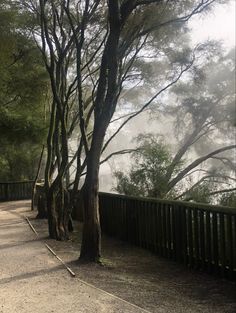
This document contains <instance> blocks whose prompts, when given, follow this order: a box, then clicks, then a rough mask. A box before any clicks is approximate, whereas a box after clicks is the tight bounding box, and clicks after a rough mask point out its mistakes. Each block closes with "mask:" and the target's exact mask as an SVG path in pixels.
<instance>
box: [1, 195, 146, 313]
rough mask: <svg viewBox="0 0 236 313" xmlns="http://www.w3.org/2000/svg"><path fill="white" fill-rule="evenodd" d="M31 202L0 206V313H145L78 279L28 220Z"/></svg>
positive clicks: (2, 204) (10, 203) (9, 203)
mask: <svg viewBox="0 0 236 313" xmlns="http://www.w3.org/2000/svg"><path fill="white" fill-rule="evenodd" d="M25 204H26V202H25V201H18V202H8V203H0V313H49V312H56V313H62V312H63V313H79V312H88V313H93V312H98V313H100V312H101V313H102V312H105V313H112V312H116V313H119V312H122V313H126V312H127V313H142V312H145V311H144V310H142V309H139V308H137V307H134V306H133V305H131V304H129V303H125V302H124V301H122V300H121V299H118V298H115V297H113V296H111V295H109V294H107V293H105V292H103V291H100V290H98V289H95V288H93V287H91V286H88V285H86V284H83V283H82V282H81V281H80V280H79V279H77V278H72V277H70V275H69V274H68V273H67V271H65V269H64V268H63V267H62V266H61V265H60V263H59V262H58V261H57V260H56V259H55V258H54V257H53V256H52V255H51V254H50V252H49V251H48V250H47V249H46V247H45V246H44V244H43V243H42V242H41V241H40V240H37V238H36V236H35V235H34V233H33V232H32V231H31V229H30V228H29V226H28V224H27V223H26V221H25V220H24V219H23V216H24V214H27V213H26V211H27V210H28V209H29V208H28V207H26V205H25Z"/></svg>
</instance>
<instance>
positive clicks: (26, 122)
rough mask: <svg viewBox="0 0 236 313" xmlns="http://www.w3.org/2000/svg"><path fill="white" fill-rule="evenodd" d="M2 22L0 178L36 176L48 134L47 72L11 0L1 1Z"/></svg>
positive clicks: (0, 34)
mask: <svg viewBox="0 0 236 313" xmlns="http://www.w3.org/2000/svg"><path fill="white" fill-rule="evenodd" d="M0 21H1V22H0V45H1V49H0V72H1V77H0V133H1V137H0V153H1V156H0V163H1V169H0V179H2V180H4V181H6V180H22V179H33V178H34V175H35V172H36V167H37V156H38V153H39V151H40V149H41V145H42V142H43V140H44V136H45V134H46V124H45V99H46V93H47V90H48V80H47V74H46V71H45V69H44V66H43V63H42V60H41V57H40V54H39V51H38V49H37V46H36V45H35V43H34V41H33V40H32V39H31V38H30V37H29V36H28V35H27V33H26V32H25V21H26V20H25V16H22V15H21V13H20V12H19V10H17V8H16V7H15V6H14V4H13V3H12V2H7V1H1V2H0Z"/></svg>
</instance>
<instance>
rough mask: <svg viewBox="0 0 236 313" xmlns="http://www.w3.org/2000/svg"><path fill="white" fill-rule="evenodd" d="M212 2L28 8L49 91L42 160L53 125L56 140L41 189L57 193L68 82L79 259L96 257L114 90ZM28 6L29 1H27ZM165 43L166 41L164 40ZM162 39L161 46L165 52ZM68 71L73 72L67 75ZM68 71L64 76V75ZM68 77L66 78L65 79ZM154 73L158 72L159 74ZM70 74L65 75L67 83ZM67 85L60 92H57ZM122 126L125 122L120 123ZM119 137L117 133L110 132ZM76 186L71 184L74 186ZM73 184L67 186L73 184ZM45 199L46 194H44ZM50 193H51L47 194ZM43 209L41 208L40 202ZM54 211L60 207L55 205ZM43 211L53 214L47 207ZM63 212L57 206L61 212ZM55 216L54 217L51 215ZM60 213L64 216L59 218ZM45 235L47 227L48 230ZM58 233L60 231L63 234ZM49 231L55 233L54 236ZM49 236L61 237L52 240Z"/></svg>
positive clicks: (187, 62) (171, 79) (131, 80)
mask: <svg viewBox="0 0 236 313" xmlns="http://www.w3.org/2000/svg"><path fill="white" fill-rule="evenodd" d="M212 2H214V1H210V0H209V1H207V0H206V1H175V2H170V1H159V0H158V1H157V0H156V1H154V0H153V1H149V0H148V1H141V0H140V1H139V0H134V1H118V0H115V1H107V2H106V3H105V2H104V1H99V0H97V1H89V0H84V1H78V2H76V3H74V2H70V1H67V0H63V1H59V0H58V1H43V0H41V1H40V7H39V8H37V6H36V7H34V8H33V9H34V11H35V12H37V13H38V16H39V21H40V25H41V39H42V41H41V44H40V49H41V51H42V53H43V55H44V59H45V64H46V67H47V70H48V72H49V74H50V79H51V86H52V92H53V103H54V110H53V114H52V120H53V121H54V122H53V123H52V124H51V125H53V126H52V128H50V132H51V133H50V134H51V135H49V144H48V156H50V155H51V153H52V152H51V144H50V142H52V138H53V135H52V134H53V133H54V129H56V128H54V125H58V133H59V138H60V141H61V145H60V146H59V147H61V149H60V150H59V151H60V153H59V154H58V156H57V157H56V160H57V161H58V160H59V159H60V162H59V166H58V168H57V178H56V179H55V180H54V181H53V182H52V183H50V177H46V181H48V182H49V183H47V184H48V186H49V185H50V186H49V187H50V188H51V187H53V188H54V187H55V188H56V189H58V190H59V191H60V192H57V194H58V195H63V194H64V192H62V189H63V188H64V185H65V175H66V169H67V162H68V128H69V127H68V125H67V123H66V119H65V116H66V114H65V113H66V112H67V109H66V108H67V106H68V101H67V102H66V101H65V99H66V95H67V94H68V90H69V87H68V84H67V83H68V80H66V79H67V78H66V77H68V78H70V79H71V80H72V82H75V83H74V85H72V89H73V86H75V87H76V96H77V112H78V121H79V130H80V132H79V145H78V149H77V151H76V157H77V173H76V179H77V178H79V177H80V175H81V173H82V171H83V170H84V169H85V167H86V176H85V181H84V185H83V189H82V194H83V202H84V226H83V239H82V247H81V254H80V258H81V259H82V260H90V261H96V260H98V259H99V257H100V236H101V230H100V222H99V211H98V189H99V186H98V185H99V179H98V174H99V165H100V157H101V153H102V151H104V149H105V148H106V147H107V145H108V143H109V142H110V141H111V140H112V138H114V136H115V134H114V135H113V136H112V138H110V140H108V141H107V142H106V143H104V138H105V134H106V131H107V128H108V125H109V123H110V121H111V119H112V116H113V114H114V112H115V110H116V108H117V104H118V100H119V97H120V94H121V91H122V89H123V88H124V87H125V86H126V87H127V88H128V86H131V85H132V84H135V83H136V82H137V79H138V76H139V74H140V73H141V72H140V67H137V65H138V62H137V60H138V59H143V60H144V59H145V54H146V53H147V51H153V52H154V55H155V57H157V58H158V57H161V56H162V52H163V53H164V57H163V56H162V57H163V58H165V56H166V54H167V51H165V50H164V49H163V47H164V46H165V47H166V44H165V40H167V41H168V39H169V38H173V37H174V36H176V35H177V34H178V33H179V31H181V29H182V27H183V24H184V22H186V21H188V20H189V18H190V17H191V16H192V15H194V14H197V13H200V12H201V11H202V10H204V9H207V8H208V7H209V5H210V4H211V3H212ZM31 6H32V2H31ZM170 41H171V40H170ZM170 41H169V47H170ZM70 56H71V57H74V58H75V60H76V68H75V66H74V67H73V65H72V67H71V71H68V70H65V66H67V65H68V64H71V62H70V61H71V58H70V61H69V60H68V58H69V57H70ZM192 63H193V59H192V58H191V53H188V54H185V58H184V61H183V60H182V62H174V63H173V68H172V72H171V74H170V75H169V76H168V77H165V84H164V83H163V85H162V87H161V88H160V90H150V93H152V96H151V97H150V98H149V99H148V100H147V101H146V103H145V105H144V106H143V107H142V109H140V111H139V112H137V114H139V113H141V112H142V111H143V110H144V109H145V108H146V107H148V106H149V105H150V104H151V103H152V102H153V100H154V99H156V97H157V96H158V95H159V94H160V93H161V92H162V91H164V90H166V89H167V88H168V87H170V86H171V85H173V84H174V83H175V82H176V81H178V80H179V79H180V77H181V76H182V74H183V73H184V72H186V71H187V70H188V69H189V67H190V66H191V65H192ZM73 69H74V70H73ZM65 73H68V76H67V75H65ZM73 74H74V76H73ZM160 75H161V74H160ZM69 76H70V77H69ZM65 86H67V88H66V87H65ZM127 122H128V120H127V121H126V123H127ZM118 131H119V130H118ZM76 184H77V182H76ZM76 184H75V186H76ZM46 190H47V193H48V192H49V190H50V189H49V188H46ZM54 191H55V189H54ZM48 203H49V202H48ZM58 206H59V207H61V208H63V206H64V203H63V199H62V198H61V199H60V204H59V205H58ZM48 209H49V210H50V212H53V213H55V212H56V210H55V209H52V207H50V205H49V206H48ZM61 212H62V213H63V212H64V208H63V209H61ZM56 213H57V212H56ZM63 214H64V213H63ZM51 220H52V221H53V225H54V226H53V228H54V229H59V230H61V229H62V226H63V228H65V225H64V223H60V220H61V218H60V215H59V220H58V214H54V216H53V218H52V219H51ZM51 229H52V228H51ZM63 232H64V231H63ZM56 233H58V232H57V231H56ZM54 234H55V231H52V232H50V235H51V236H53V237H57V238H62V237H63V236H61V235H60V234H56V236H55V235H54Z"/></svg>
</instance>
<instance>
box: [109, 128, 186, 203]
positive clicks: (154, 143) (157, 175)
mask: <svg viewBox="0 0 236 313" xmlns="http://www.w3.org/2000/svg"><path fill="white" fill-rule="evenodd" d="M137 142H138V148H137V150H136V151H135V152H133V154H132V159H133V161H134V162H133V163H132V166H131V169H130V171H129V173H128V174H124V173H122V172H121V171H117V172H115V174H114V175H115V178H116V179H117V186H116V188H115V190H116V191H117V192H119V193H122V194H126V195H135V196H138V195H140V196H147V197H158V198H162V197H163V196H164V195H165V194H166V193H167V190H168V189H167V185H168V181H167V179H166V171H167V169H168V167H169V166H170V165H171V161H172V157H171V153H170V151H169V148H168V146H167V145H166V144H164V142H163V140H162V139H161V138H160V137H159V136H155V135H154V134H142V135H139V136H138V137H137ZM181 165H182V164H179V165H178V166H176V169H175V170H176V171H177V170H178V169H180V167H181Z"/></svg>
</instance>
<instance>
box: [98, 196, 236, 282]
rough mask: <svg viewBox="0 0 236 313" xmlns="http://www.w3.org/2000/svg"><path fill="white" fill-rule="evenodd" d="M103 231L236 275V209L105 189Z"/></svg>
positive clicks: (210, 269)
mask: <svg viewBox="0 0 236 313" xmlns="http://www.w3.org/2000/svg"><path fill="white" fill-rule="evenodd" d="M100 216H101V226H102V230H103V232H105V233H106V234H108V235H110V236H115V237H117V238H120V239H122V240H125V241H128V242H130V243H132V244H135V245H137V246H139V247H143V248H145V249H148V250H151V251H152V252H154V253H156V254H158V255H160V256H163V257H166V258H168V259H172V260H175V261H177V262H180V263H184V264H185V265H186V266H188V267H191V268H195V269H202V270H204V271H207V272H210V273H217V274H220V275H221V276H223V277H226V278H229V279H233V280H235V279H236V209H234V208H229V207H220V206H213V205H208V204H198V203H189V202H181V201H166V200H157V199H148V198H136V197H129V196H122V195H116V194H109V193H100Z"/></svg>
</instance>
